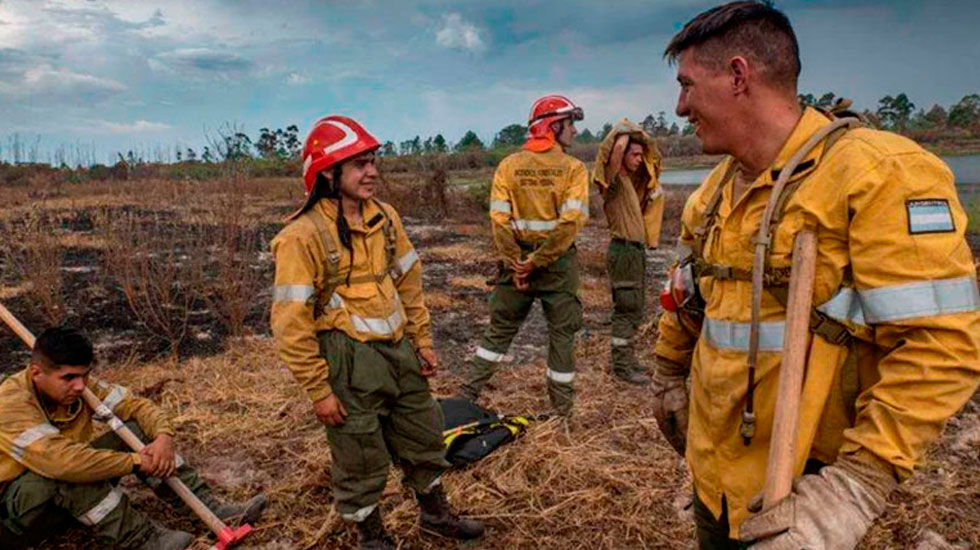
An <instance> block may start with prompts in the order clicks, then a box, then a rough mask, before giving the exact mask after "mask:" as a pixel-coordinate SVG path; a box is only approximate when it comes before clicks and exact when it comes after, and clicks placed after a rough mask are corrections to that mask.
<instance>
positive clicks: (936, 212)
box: [905, 199, 956, 235]
mask: <svg viewBox="0 0 980 550" xmlns="http://www.w3.org/2000/svg"><path fill="white" fill-rule="evenodd" d="M905 207H906V209H908V214H909V233H910V234H912V235H921V234H923V233H951V232H953V231H955V230H956V228H955V227H954V226H953V213H952V211H950V209H949V201H947V200H946V199H917V200H910V201H905Z"/></svg>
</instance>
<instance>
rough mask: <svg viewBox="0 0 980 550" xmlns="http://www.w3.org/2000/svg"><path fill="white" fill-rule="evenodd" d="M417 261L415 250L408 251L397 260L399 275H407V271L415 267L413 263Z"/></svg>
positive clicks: (417, 256)
mask: <svg viewBox="0 0 980 550" xmlns="http://www.w3.org/2000/svg"><path fill="white" fill-rule="evenodd" d="M417 261H419V255H418V252H416V251H415V250H410V251H408V252H407V253H406V254H405V255H404V256H402V257H401V258H399V259H398V271H399V274H400V275H404V274H406V273H408V270H409V269H412V266H413V265H415V262H417Z"/></svg>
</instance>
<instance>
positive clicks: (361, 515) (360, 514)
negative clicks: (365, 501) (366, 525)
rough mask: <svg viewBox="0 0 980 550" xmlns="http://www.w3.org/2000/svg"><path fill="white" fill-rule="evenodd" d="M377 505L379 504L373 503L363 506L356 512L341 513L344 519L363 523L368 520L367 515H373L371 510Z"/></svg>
mask: <svg viewBox="0 0 980 550" xmlns="http://www.w3.org/2000/svg"><path fill="white" fill-rule="evenodd" d="M377 507H378V505H377V504H372V505H370V506H365V507H364V508H361V509H360V510H358V511H356V512H354V513H353V514H341V515H340V517H341V518H343V519H344V521H353V522H354V523H361V522H362V521H364V520H366V519H367V517H368V516H370V515H371V512H373V511H374V509H375V508H377Z"/></svg>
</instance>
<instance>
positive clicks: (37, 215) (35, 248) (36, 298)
mask: <svg viewBox="0 0 980 550" xmlns="http://www.w3.org/2000/svg"><path fill="white" fill-rule="evenodd" d="M60 234H61V228H60V227H59V226H58V224H57V219H55V218H54V217H52V216H51V215H50V214H49V213H48V212H47V211H45V210H44V209H43V208H42V205H41V204H36V205H35V206H33V207H32V208H31V209H29V210H27V211H26V212H25V213H24V216H23V217H22V218H20V219H8V220H6V221H3V222H0V235H2V237H0V241H2V242H3V243H4V246H3V247H0V257H2V258H3V263H4V265H5V266H6V268H7V270H9V274H10V275H13V277H14V278H15V279H17V280H19V281H22V282H25V283H28V285H27V288H29V290H28V292H27V296H28V300H29V303H30V306H29V307H30V308H31V309H32V310H34V311H35V312H36V313H37V314H38V316H40V317H41V318H43V319H44V321H45V322H46V323H48V325H49V326H58V325H60V324H61V323H62V322H63V321H64V320H65V315H66V313H67V312H66V305H65V297H64V295H63V290H64V279H63V275H62V270H61V264H62V254H63V252H64V248H63V247H62V246H61V244H60V242H59V237H60Z"/></svg>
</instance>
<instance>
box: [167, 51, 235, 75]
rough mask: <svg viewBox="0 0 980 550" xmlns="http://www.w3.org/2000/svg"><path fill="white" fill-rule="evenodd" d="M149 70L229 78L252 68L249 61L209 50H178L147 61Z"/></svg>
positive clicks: (229, 53) (227, 53)
mask: <svg viewBox="0 0 980 550" xmlns="http://www.w3.org/2000/svg"><path fill="white" fill-rule="evenodd" d="M148 64H149V66H150V68H151V69H153V70H156V71H160V72H169V73H179V74H182V75H188V76H203V77H214V76H223V77H227V76H231V75H236V74H243V73H245V72H247V71H249V70H250V69H252V68H253V67H254V63H253V62H252V60H251V59H246V58H244V57H242V56H240V55H238V54H236V53H233V52H230V51H224V50H216V49H211V48H179V49H176V50H173V51H170V52H165V53H161V54H159V55H157V56H156V57H155V58H153V59H150V60H148Z"/></svg>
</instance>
